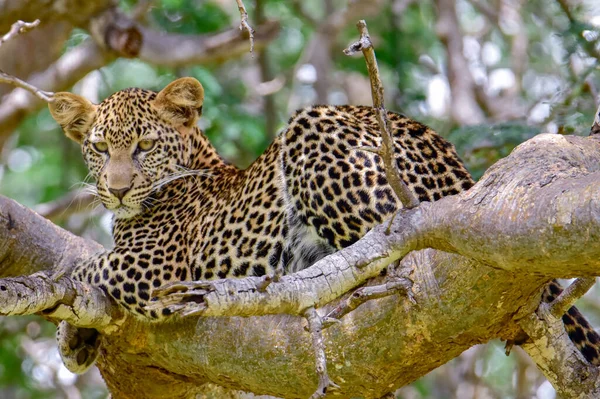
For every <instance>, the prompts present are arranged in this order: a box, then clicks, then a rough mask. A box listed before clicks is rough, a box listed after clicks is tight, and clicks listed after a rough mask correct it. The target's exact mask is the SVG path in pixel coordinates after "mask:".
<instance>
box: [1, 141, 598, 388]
mask: <svg viewBox="0 0 600 399" xmlns="http://www.w3.org/2000/svg"><path fill="white" fill-rule="evenodd" d="M599 141H600V140H598V139H596V138H594V137H588V138H581V137H562V136H556V135H541V136H538V137H536V138H534V139H532V140H530V141H529V142H527V143H525V144H523V145H521V146H519V147H518V148H517V149H516V150H515V151H513V153H512V154H511V155H510V156H509V157H508V158H507V159H505V160H503V161H500V162H499V163H498V164H496V165H495V166H494V167H492V168H491V169H490V170H489V171H488V173H487V174H486V175H485V176H484V177H483V178H482V180H481V181H480V182H479V183H478V184H477V185H475V186H474V187H473V188H472V189H471V190H469V191H468V192H465V193H463V194H460V195H458V196H454V197H447V198H445V199H442V200H440V201H437V202H435V203H432V204H430V203H422V204H421V205H420V206H419V207H417V208H414V209H411V210H403V211H402V212H401V213H400V214H399V215H398V217H397V218H396V220H395V221H394V223H393V224H392V228H393V230H394V233H393V234H392V235H389V236H386V235H385V234H384V232H383V228H382V227H381V226H380V227H378V228H376V229H374V230H373V231H372V232H371V233H370V234H369V235H367V236H366V237H365V238H363V240H360V241H358V242H357V243H356V244H355V245H354V246H351V247H349V248H346V249H345V250H344V251H340V252H338V253H336V254H333V255H331V256H329V257H327V258H325V259H323V260H321V261H320V262H318V263H317V264H316V265H314V266H313V267H311V268H309V269H306V270H304V271H302V272H300V273H297V274H294V275H291V276H284V277H283V278H282V280H281V282H273V283H271V284H270V285H269V286H268V287H266V289H265V292H259V291H257V290H256V291H253V290H254V286H253V284H255V283H256V282H254V281H253V280H252V279H242V280H232V281H227V280H224V281H218V282H213V283H211V284H213V285H211V286H205V287H204V289H205V292H200V289H201V288H202V287H200V286H196V287H195V288H196V289H197V290H198V291H197V292H196V296H195V299H196V300H200V301H204V304H205V305H206V311H204V314H205V315H208V314H210V315H218V314H224V315H232V314H237V315H245V316H250V315H257V314H264V313H265V312H270V313H276V312H282V311H283V312H288V313H294V312H296V313H295V314H300V313H299V312H300V310H304V309H307V308H308V307H310V306H311V305H321V304H323V303H326V302H329V301H331V299H333V298H335V297H337V296H339V295H340V294H341V293H343V292H347V291H348V290H349V289H350V288H352V287H353V286H356V285H357V284H360V282H361V281H364V280H366V278H367V277H368V276H371V275H375V274H377V273H376V271H379V270H381V269H382V268H383V267H385V266H384V264H386V263H389V262H390V261H391V260H394V259H398V258H399V257H401V256H402V255H403V254H405V253H406V252H408V250H409V249H414V248H423V247H427V246H432V247H437V248H440V249H444V250H449V251H453V252H457V253H461V254H464V255H466V256H468V257H469V258H471V259H469V258H467V257H463V256H457V255H452V254H448V253H444V252H440V251H434V250H423V251H416V252H415V251H413V252H411V253H410V254H408V255H407V256H404V258H403V259H402V262H401V265H400V270H402V271H408V272H410V271H414V270H416V269H417V268H422V267H425V266H426V267H430V268H431V269H432V270H433V273H434V275H435V279H436V282H437V286H438V287H439V288H437V289H436V291H435V292H433V291H432V289H431V288H429V287H430V286H429V285H428V282H427V281H424V280H423V279H422V278H421V276H420V274H419V273H413V274H410V275H409V278H410V279H411V280H413V281H414V285H413V287H412V292H413V295H414V297H415V300H416V305H415V304H413V303H412V302H411V301H410V300H409V299H408V298H398V297H387V298H383V299H377V300H374V301H369V302H367V303H365V304H363V305H361V306H359V307H358V308H357V309H355V310H354V311H352V312H351V313H349V314H347V315H346V316H345V317H344V318H343V319H341V320H340V323H336V324H335V325H332V326H331V327H329V328H328V329H327V330H325V331H324V332H323V337H324V344H325V348H326V356H327V359H328V364H329V366H330V367H329V372H330V374H331V378H332V380H333V381H336V382H337V383H338V384H339V385H340V391H339V394H340V395H341V396H342V397H343V396H351V395H353V396H364V397H368V398H373V397H380V396H382V395H383V394H385V393H387V392H389V391H390V390H392V389H394V388H397V387H400V386H403V385H405V384H407V383H409V382H411V381H413V380H414V379H416V378H418V377H420V376H421V375H423V374H425V373H426V372H428V371H429V370H431V369H433V368H435V367H437V366H438V365H440V364H442V363H444V362H446V361H448V360H450V359H452V358H453V357H455V356H457V355H458V354H459V353H461V352H462V351H464V350H465V349H467V348H469V347H470V346H472V345H474V344H476V343H481V342H486V341H488V340H489V339H492V338H497V337H500V338H504V339H511V338H514V337H515V336H516V334H517V333H518V332H519V331H521V327H523V329H524V330H525V331H526V332H528V334H530V336H532V337H533V339H534V343H535V342H536V340H537V341H539V342H542V336H541V335H540V334H538V335H536V334H535V331H531V330H527V326H526V325H524V324H523V323H522V322H521V327H519V326H518V325H517V324H516V321H517V322H520V321H521V320H525V319H526V318H527V315H530V314H532V312H533V311H534V310H535V309H536V308H537V306H538V304H539V298H540V295H539V292H540V289H541V287H542V286H543V285H544V284H545V282H546V281H548V279H550V278H554V277H572V276H574V275H582V276H586V275H594V274H598V271H599V270H600V240H599V239H598V238H600V237H599V235H600V216H599V215H600V198H599V196H600V190H598V185H599V184H600V183H598V182H599V181H600V179H599V177H600V170H599V169H600V166H599V165H600V155H599V154H600V143H599ZM11 204H12V206H15V205H14V203H13V202H11V201H9V200H6V199H0V212H1V214H0V215H1V216H0V224H4V225H11V226H13V227H11V229H0V234H1V233H2V232H4V233H5V235H4V236H2V237H0V242H2V243H4V242H5V240H6V239H8V240H9V242H11V243H12V245H20V242H21V241H22V240H25V241H26V240H27V239H28V238H27V237H28V235H36V234H38V230H40V229H41V228H42V226H43V225H44V224H46V225H48V226H51V225H50V224H49V222H47V221H45V220H44V219H41V218H39V217H33V216H32V214H31V213H30V212H28V211H27V210H25V209H21V211H22V213H21V214H18V213H15V212H17V211H18V210H19V209H17V210H15V209H11V210H9V211H8V212H7V205H8V206H10V205H11ZM7 213H8V214H9V215H11V216H10V218H8V217H7V216H6V214H7ZM13 217H14V219H13ZM11 220H13V221H12V222H11ZM31 220H33V221H34V222H38V223H41V225H42V226H38V227H37V228H35V227H31V228H29V223H30V221H31ZM15 221H17V222H15ZM15 223H17V224H16V226H18V227H17V228H18V230H15V227H14V226H15ZM22 226H28V227H26V228H23V227H22ZM52 229H55V228H54V227H53V228H52ZM7 231H8V232H7ZM11 236H12V237H13V238H10V237H11ZM49 237H50V238H49ZM54 237H55V235H54V236H53V235H46V236H43V235H40V236H38V238H37V239H38V240H49V239H53V238H54ZM59 238H60V237H59ZM68 239H69V237H64V236H63V240H64V241H65V242H68V241H67V240H68ZM10 240H12V241H10ZM29 240H31V238H29ZM365 243H372V245H371V247H372V248H370V249H369V248H365V247H363V246H362V245H364V244H365ZM46 247H47V248H48V249H47V250H46V251H48V252H50V255H49V256H50V258H53V259H57V260H61V259H62V258H61V254H62V250H61V249H62V248H64V245H62V244H61V243H60V240H57V241H55V242H54V245H52V246H41V245H40V244H39V243H38V244H37V246H33V245H29V246H25V247H24V246H20V247H9V248H1V249H2V251H3V252H2V253H3V254H4V256H5V258H4V261H2V262H0V265H2V266H3V267H4V269H7V268H9V267H8V266H10V262H11V259H12V258H6V256H7V254H8V256H11V255H12V256H14V254H13V253H12V252H13V251H18V250H20V251H23V253H25V254H30V258H29V259H30V262H31V263H36V262H37V258H36V256H38V255H39V254H40V253H44V252H41V251H43V250H40V248H46ZM365 249H366V250H367V252H366V254H364V255H363V254H360V253H355V252H360V251H362V250H365ZM70 250H71V251H72V252H73V253H76V252H77V249H76V248H73V247H71V249H70ZM37 251H40V252H37ZM57 252H58V255H57ZM376 252H379V253H378V254H376ZM473 259H477V260H473ZM372 260H375V263H374V264H368V265H366V264H365V262H369V261H372ZM7 263H8V264H7ZM486 264H487V265H492V266H494V267H493V268H492V267H487V266H486ZM46 267H48V266H46ZM30 269H32V268H30ZM503 269H504V270H503ZM9 270H10V268H9ZM541 276H547V277H541ZM344 279H348V281H350V282H344V281H339V280H344ZM328 284H331V287H328ZM215 287H216V289H215ZM186 288H189V287H186ZM240 288H243V289H244V290H245V291H243V290H242V291H241V292H239V293H238V292H236V290H237V289H240ZM207 289H208V290H209V292H208V293H207V291H206V290H207ZM230 290H231V292H229V291H230ZM286 290H287V293H286V292H285V291H286ZM437 290H439V291H437ZM182 291H183V290H182ZM182 291H180V292H179V293H178V294H179V295H183V297H185V295H186V292H182ZM440 293H441V295H440ZM198 294H200V295H198ZM236 296H238V297H239V298H240V299H241V300H239V299H238V300H237V301H236V300H234V299H233V298H234V297H236ZM229 297H231V298H229ZM180 299H181V297H180ZM220 302H223V304H220ZM188 305H190V303H185V304H184V306H188ZM335 305H336V302H333V303H332V304H330V305H327V306H324V309H323V311H325V312H327V311H328V310H330V309H332V308H333V307H335ZM188 310H189V308H188ZM123 323H124V324H123V325H122V327H121V328H119V329H116V330H115V331H112V332H111V333H106V334H105V335H103V342H104V343H103V352H102V355H101V358H100V360H99V367H100V370H101V371H102V373H103V375H104V377H105V378H106V380H107V383H108V385H109V387H110V388H111V390H112V391H113V393H115V394H116V396H119V395H120V396H126V395H130V396H137V397H139V396H144V397H148V398H154V397H158V394H157V392H161V393H164V392H163V387H164V386H165V384H167V385H169V387H170V388H171V389H172V393H173V395H172V396H173V397H184V396H185V395H184V394H183V393H185V394H186V395H188V396H189V395H191V394H192V393H194V392H197V391H198V390H199V389H200V388H199V387H200V386H201V385H202V384H204V383H206V382H207V381H210V382H212V383H215V384H219V385H223V386H226V387H228V388H230V389H242V390H246V391H252V392H255V393H261V394H271V395H275V396H280V397H290V398H296V397H298V398H306V397H308V396H309V395H310V394H312V392H313V391H314V387H315V381H316V375H315V371H314V354H313V350H312V346H311V338H310V334H308V333H307V332H306V331H304V329H303V323H304V322H303V318H302V317H299V316H285V315H274V316H262V317H245V318H239V317H226V318H211V317H202V318H197V317H188V318H184V319H181V318H178V317H177V316H174V317H173V320H172V321H171V322H170V323H158V324H147V323H142V322H140V321H137V320H135V319H133V318H127V319H126V320H124V321H123ZM538 336H539V337H540V338H539V339H538V338H537V337H538ZM174 337H176V339H174ZM232 339H233V342H232ZM546 342H548V341H547V340H546ZM526 349H527V348H526ZM554 350H556V351H559V352H561V353H570V352H568V351H570V350H574V348H573V346H572V345H571V344H570V342H568V341H565V342H564V346H562V347H556V348H555V349H554ZM382 353H385V356H382V355H381V354H382ZM531 353H533V350H532V351H531ZM548 353H550V352H549V351H542V355H544V356H547V354H548ZM573 353H576V352H573ZM532 356H534V355H533V354H532ZM536 356H537V355H535V356H534V359H535V360H536V361H537V362H538V364H540V367H541V368H542V369H543V370H544V371H545V372H546V373H547V376H548V378H549V379H550V380H551V381H552V382H553V383H556V384H558V383H560V381H558V380H557V379H554V380H553V379H552V376H551V375H550V373H552V370H551V369H550V368H549V366H548V367H544V366H543V365H544V364H549V365H553V364H554V363H552V362H553V359H554V360H555V359H556V357H552V358H548V359H549V360H548V361H545V363H544V361H543V360H541V359H542V358H541V357H540V356H538V357H536ZM561 356H563V355H561ZM575 356H577V355H575ZM569 359H574V360H569V361H576V362H579V363H576V364H571V363H570V364H571V365H572V366H573V367H574V369H576V370H583V371H585V370H586V369H585V367H584V365H582V363H581V362H582V361H583V360H582V359H581V358H577V357H575V358H571V357H569ZM575 366H577V367H575ZM117 370H118V372H117ZM148 375H151V376H152V377H153V378H151V379H148V378H142V377H143V376H146V377H147V376H148ZM588 375H589V377H588V378H592V379H594V381H597V379H596V377H595V376H594V375H592V374H588ZM365 376H376V377H373V378H369V379H368V381H366V382H365ZM142 381H143V382H142ZM591 385H593V384H592V383H590V386H591ZM582 389H587V391H585V392H587V393H589V394H590V395H591V394H593V392H594V391H592V390H589V389H588V386H587V385H586V386H583V388H582ZM590 389H592V388H590ZM579 392H580V393H581V392H582V391H579ZM565 397H567V398H570V397H574V396H568V395H567V396H565Z"/></svg>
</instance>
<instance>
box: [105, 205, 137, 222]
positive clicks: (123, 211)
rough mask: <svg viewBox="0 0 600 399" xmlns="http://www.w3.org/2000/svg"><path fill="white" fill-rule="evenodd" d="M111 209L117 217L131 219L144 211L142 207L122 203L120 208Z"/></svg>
mask: <svg viewBox="0 0 600 399" xmlns="http://www.w3.org/2000/svg"><path fill="white" fill-rule="evenodd" d="M111 211H112V212H113V213H114V215H115V218H116V219H130V218H132V217H134V216H137V215H139V214H140V213H142V208H141V207H139V208H138V207H136V208H134V207H131V206H127V205H120V206H119V207H118V208H114V209H111Z"/></svg>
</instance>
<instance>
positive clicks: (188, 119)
mask: <svg viewBox="0 0 600 399" xmlns="http://www.w3.org/2000/svg"><path fill="white" fill-rule="evenodd" d="M203 103H204V88H202V85H201V84H200V82H198V81H197V80H196V79H194V78H181V79H177V80H175V81H174V82H171V83H170V84H169V85H168V86H167V87H165V88H164V89H162V90H161V91H160V93H158V95H157V96H156V98H155V99H154V101H153V104H152V105H153V106H154V108H155V109H156V111H157V112H158V114H159V115H160V117H161V118H162V119H164V120H165V121H167V122H170V123H171V124H173V125H174V126H175V127H176V128H178V127H182V126H185V127H191V126H193V125H194V124H195V123H196V120H197V119H198V117H200V115H201V114H202V104H203Z"/></svg>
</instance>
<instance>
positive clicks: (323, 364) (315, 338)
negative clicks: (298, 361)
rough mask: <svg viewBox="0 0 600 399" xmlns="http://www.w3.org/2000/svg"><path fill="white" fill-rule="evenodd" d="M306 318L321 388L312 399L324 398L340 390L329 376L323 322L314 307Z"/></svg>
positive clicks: (319, 387)
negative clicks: (329, 392) (329, 393)
mask: <svg viewBox="0 0 600 399" xmlns="http://www.w3.org/2000/svg"><path fill="white" fill-rule="evenodd" d="M304 317H306V320H307V321H308V331H309V332H310V335H311V338H312V346H313V350H314V351H315V361H316V366H317V374H318V375H319V386H318V387H317V390H316V391H315V393H313V394H312V396H311V397H310V399H319V398H322V397H324V396H325V395H326V394H327V393H328V391H330V390H332V389H337V388H339V386H338V385H336V384H335V383H334V382H333V381H331V379H330V378H329V375H328V374H327V357H326V356H325V344H324V343H323V321H322V320H321V316H319V313H317V310H316V309H315V308H314V307H310V308H308V309H306V312H305V313H304Z"/></svg>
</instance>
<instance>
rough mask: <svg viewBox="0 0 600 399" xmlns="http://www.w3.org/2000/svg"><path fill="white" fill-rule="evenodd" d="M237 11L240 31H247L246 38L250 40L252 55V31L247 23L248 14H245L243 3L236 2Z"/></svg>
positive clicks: (240, 0) (238, 0)
mask: <svg viewBox="0 0 600 399" xmlns="http://www.w3.org/2000/svg"><path fill="white" fill-rule="evenodd" d="M237 5H238V10H240V18H241V22H240V30H244V29H246V30H247V31H248V36H249V37H248V38H249V39H250V53H251V54H254V29H253V28H252V27H251V26H250V24H249V23H248V13H247V12H246V7H244V2H243V1H242V0H237Z"/></svg>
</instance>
